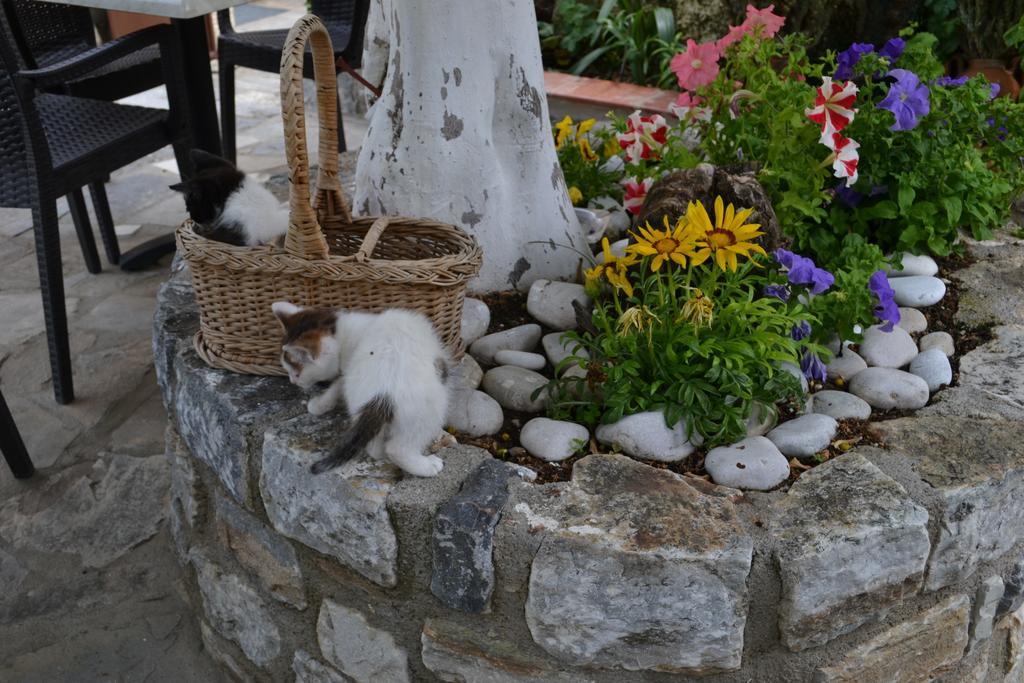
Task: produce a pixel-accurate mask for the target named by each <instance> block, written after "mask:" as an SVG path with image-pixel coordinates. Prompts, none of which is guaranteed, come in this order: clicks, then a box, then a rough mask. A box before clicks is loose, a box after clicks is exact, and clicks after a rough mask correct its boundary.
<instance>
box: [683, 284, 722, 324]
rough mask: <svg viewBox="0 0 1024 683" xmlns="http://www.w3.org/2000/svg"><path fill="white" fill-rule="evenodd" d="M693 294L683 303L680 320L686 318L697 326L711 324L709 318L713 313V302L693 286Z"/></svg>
mask: <svg viewBox="0 0 1024 683" xmlns="http://www.w3.org/2000/svg"><path fill="white" fill-rule="evenodd" d="M692 292H693V294H692V295H691V296H690V298H689V299H687V300H686V302H685V303H683V310H682V314H681V315H680V316H679V318H680V320H688V321H689V322H691V323H693V324H694V325H696V326H697V327H704V326H705V325H708V326H710V325H711V319H712V318H713V317H714V315H715V302H714V301H712V300H711V299H709V298H708V297H707V296H705V294H704V292H702V291H700V289H698V288H696V287H694V288H693V290H692Z"/></svg>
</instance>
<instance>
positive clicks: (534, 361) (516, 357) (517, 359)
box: [494, 349, 547, 370]
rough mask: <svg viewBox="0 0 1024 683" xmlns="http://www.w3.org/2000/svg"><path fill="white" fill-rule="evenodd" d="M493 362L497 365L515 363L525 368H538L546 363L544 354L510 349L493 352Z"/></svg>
mask: <svg viewBox="0 0 1024 683" xmlns="http://www.w3.org/2000/svg"><path fill="white" fill-rule="evenodd" d="M494 362H496V363H497V364H498V365H516V366H519V367H521V368H526V369H527V370H540V369H542V368H543V367H544V366H545V365H547V361H546V360H545V359H544V356H542V355H540V354H539V353H530V352H529V351H513V350H512V349H502V350H501V351H498V352H497V353H496V354H494Z"/></svg>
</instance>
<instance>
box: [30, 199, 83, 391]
mask: <svg viewBox="0 0 1024 683" xmlns="http://www.w3.org/2000/svg"><path fill="white" fill-rule="evenodd" d="M32 219H33V223H34V226H33V227H34V233H35V241H36V264H37V266H38V268H39V289H40V292H41V293H42V295H43V317H44V318H45V320H46V343H47V346H48V347H49V349H50V372H51V376H52V382H53V395H54V398H55V399H56V400H57V403H61V404H65V403H71V401H73V400H74V399H75V390H74V385H73V382H72V379H71V349H70V346H69V344H68V318H67V312H66V311H65V309H64V273H63V269H62V268H61V263H60V232H59V231H58V226H57V203H56V201H54V200H53V199H46V200H43V201H41V202H40V203H39V204H38V205H37V206H36V207H35V208H34V209H33V210H32Z"/></svg>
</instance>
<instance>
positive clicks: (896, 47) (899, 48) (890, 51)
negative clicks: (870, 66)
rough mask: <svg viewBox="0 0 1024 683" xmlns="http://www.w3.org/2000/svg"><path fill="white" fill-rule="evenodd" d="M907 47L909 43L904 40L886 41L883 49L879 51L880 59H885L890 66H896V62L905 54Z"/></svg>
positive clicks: (893, 39) (891, 39)
mask: <svg viewBox="0 0 1024 683" xmlns="http://www.w3.org/2000/svg"><path fill="white" fill-rule="evenodd" d="M906 46H907V41H905V40H903V39H902V38H890V39H889V40H887V41H886V43H885V45H883V46H882V49H881V50H879V51H878V55H879V56H880V57H885V58H886V59H888V60H889V64H895V63H896V60H897V59H899V58H900V55H902V54H903V48H905V47H906Z"/></svg>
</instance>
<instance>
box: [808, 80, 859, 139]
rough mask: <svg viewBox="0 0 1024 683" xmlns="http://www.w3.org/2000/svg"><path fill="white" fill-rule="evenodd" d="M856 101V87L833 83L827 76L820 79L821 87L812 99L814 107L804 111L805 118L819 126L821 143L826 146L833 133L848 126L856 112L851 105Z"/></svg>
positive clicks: (852, 83)
mask: <svg viewBox="0 0 1024 683" xmlns="http://www.w3.org/2000/svg"><path fill="white" fill-rule="evenodd" d="M856 99H857V85H856V84H855V83H854V82H853V81H846V82H845V83H843V84H842V85H840V84H839V83H833V82H832V79H831V78H830V77H828V76H825V77H824V78H822V84H821V87H820V88H818V94H817V96H816V97H815V98H814V107H813V108H811V109H807V110H805V111H804V113H805V114H807V118H809V119H810V120H811V121H814V122H815V123H817V124H818V125H819V126H821V143H822V144H823V145H828V144H829V140H831V138H832V134H833V133H838V132H839V131H841V130H843V129H844V128H846V127H847V126H848V125H850V122H851V121H853V117H854V115H855V114H856V113H857V110H856V109H854V108H853V103H854V101H855V100H856Z"/></svg>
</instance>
